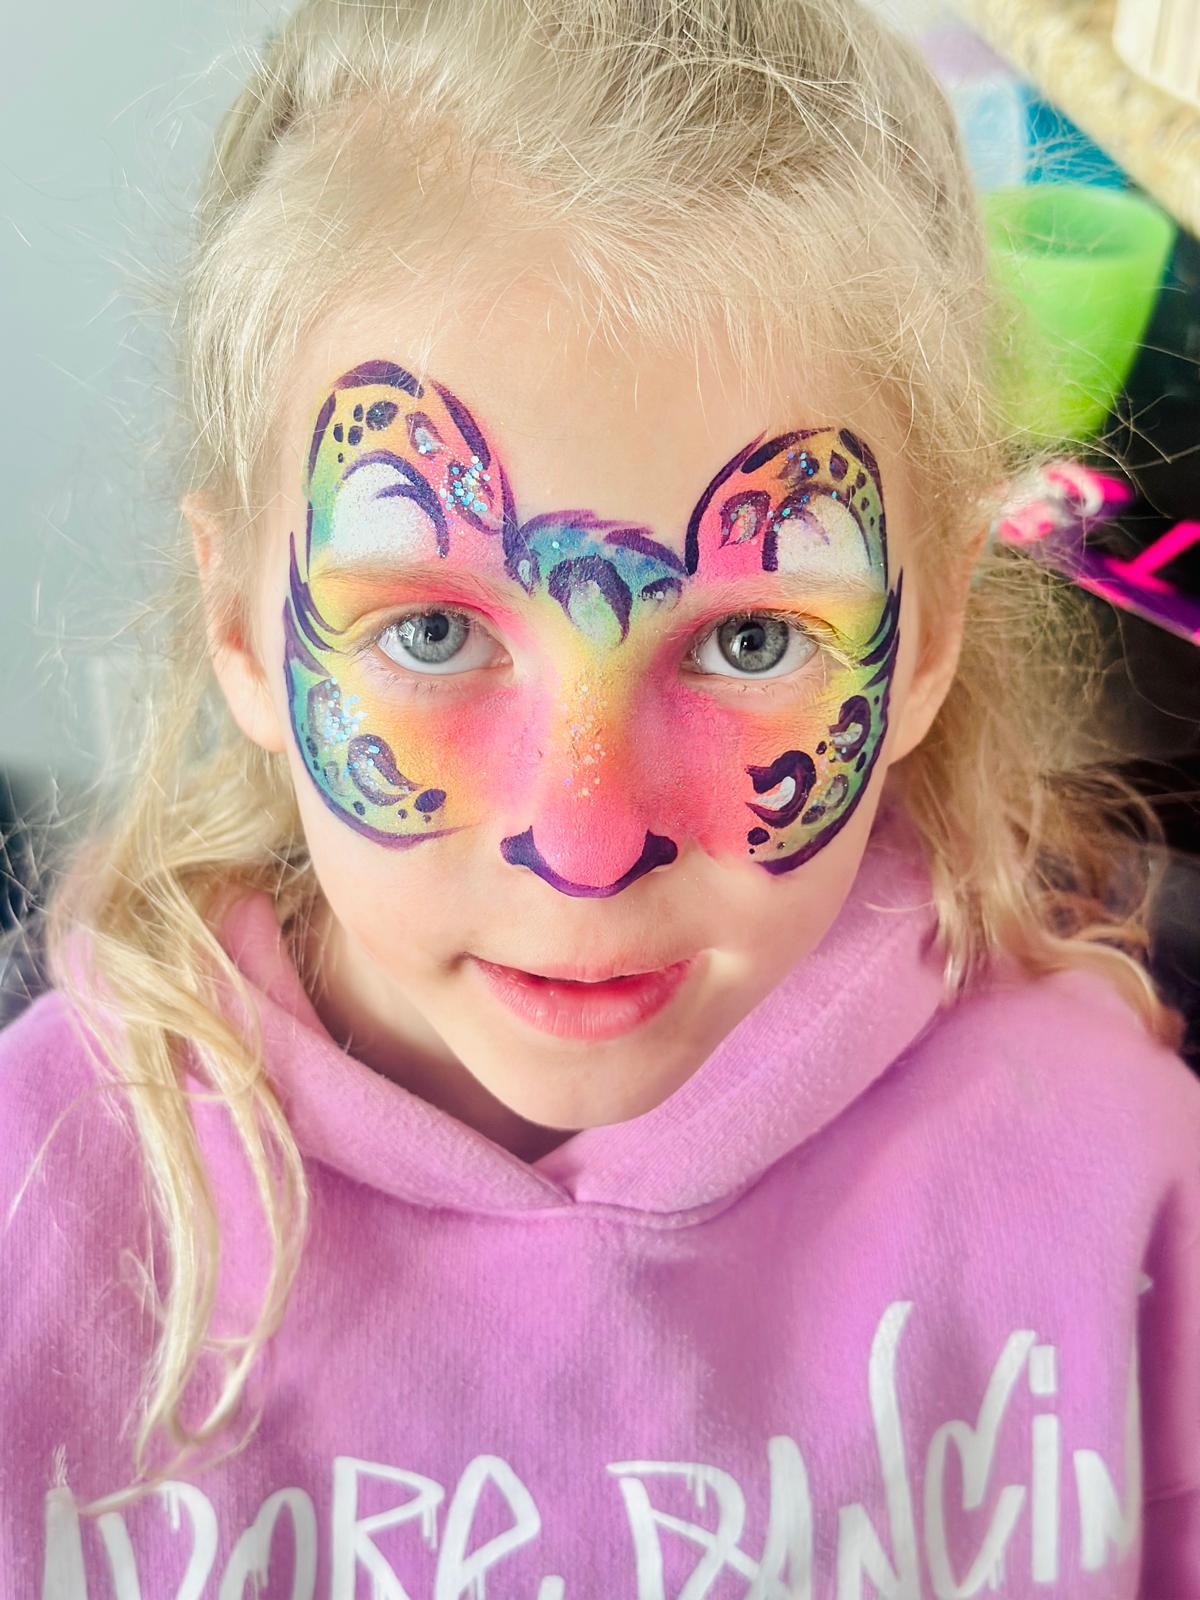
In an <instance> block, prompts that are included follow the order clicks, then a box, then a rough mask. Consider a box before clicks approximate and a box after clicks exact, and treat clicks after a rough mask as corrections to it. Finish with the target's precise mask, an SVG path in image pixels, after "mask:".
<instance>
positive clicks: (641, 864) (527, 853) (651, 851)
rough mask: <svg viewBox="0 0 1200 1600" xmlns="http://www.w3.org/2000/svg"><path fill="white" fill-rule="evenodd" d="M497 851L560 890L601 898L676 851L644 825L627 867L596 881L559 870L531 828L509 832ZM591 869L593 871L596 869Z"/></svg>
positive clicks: (669, 859) (661, 863) (667, 860)
mask: <svg viewBox="0 0 1200 1600" xmlns="http://www.w3.org/2000/svg"><path fill="white" fill-rule="evenodd" d="M500 852H501V854H502V855H503V857H504V859H505V860H506V861H507V862H509V863H510V864H511V865H512V866H514V867H528V868H529V869H530V871H531V872H533V873H535V874H536V875H537V876H538V877H539V878H541V879H542V880H543V882H545V883H548V884H549V885H550V887H551V888H552V889H557V890H558V892H559V893H560V894H573V895H583V896H585V897H587V898H589V899H601V898H603V897H604V896H605V895H610V894H619V893H620V892H621V890H622V889H628V887H629V885H630V884H631V883H636V882H637V880H638V879H639V878H644V877H645V875H646V873H648V872H653V870H654V868H655V867H665V866H668V865H669V864H670V863H671V862H672V861H674V859H675V857H676V856H677V855H678V854H679V850H678V848H677V846H676V845H675V842H674V841H673V840H672V839H668V838H666V837H665V836H664V835H663V834H661V833H651V832H650V831H649V829H647V830H646V833H645V835H644V836H643V839H642V848H641V850H640V852H639V854H638V857H637V860H636V861H634V863H633V864H632V866H629V867H627V868H626V869H625V871H624V872H622V873H620V874H618V876H617V877H615V878H610V879H608V881H607V882H603V881H600V882H597V881H593V880H590V879H586V878H584V879H580V878H572V877H567V876H566V875H565V874H564V873H562V872H559V871H558V870H557V869H556V868H555V867H553V866H552V865H551V864H550V862H549V861H547V859H546V857H545V856H544V855H543V854H542V851H541V849H540V847H539V846H538V843H537V841H536V840H535V838H534V836H533V829H532V828H526V830H525V832H524V833H515V834H510V835H509V836H508V838H507V839H501V841H500ZM584 870H585V871H586V870H588V869H587V868H585V869H584ZM591 870H592V871H593V872H595V871H596V870H597V869H595V868H592V869H591ZM601 870H605V869H601Z"/></svg>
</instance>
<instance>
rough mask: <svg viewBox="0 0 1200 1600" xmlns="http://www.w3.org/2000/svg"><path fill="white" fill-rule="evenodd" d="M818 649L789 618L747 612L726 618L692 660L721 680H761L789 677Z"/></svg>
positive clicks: (699, 645) (694, 650) (696, 649)
mask: <svg viewBox="0 0 1200 1600" xmlns="http://www.w3.org/2000/svg"><path fill="white" fill-rule="evenodd" d="M818 649H819V646H818V644H817V641H816V640H815V639H814V638H813V637H812V635H811V634H810V633H808V632H806V631H805V629H803V628H802V627H800V626H799V624H797V623H795V622H793V621H789V620H788V619H787V618H786V617H781V616H776V615H774V614H772V613H771V612H764V611H745V612H739V613H738V614H737V615H736V616H732V617H726V618H725V620H724V621H723V622H722V623H720V625H719V626H718V627H716V628H714V629H713V630H712V632H711V633H709V634H708V635H706V636H705V638H703V639H701V640H700V641H699V643H697V644H696V645H694V646H693V648H692V650H691V653H690V655H689V659H690V660H691V661H692V662H694V663H695V665H696V666H698V667H699V668H700V670H701V671H702V672H711V673H713V674H715V675H716V676H718V677H727V678H730V677H731V678H755V679H758V680H761V679H763V678H782V677H786V676H787V675H788V674H789V673H792V672H795V671H796V670H797V668H799V667H802V666H803V665H804V664H805V662H806V661H809V660H811V659H812V657H813V656H814V655H816V653H817V650H818ZM731 669H732V670H731Z"/></svg>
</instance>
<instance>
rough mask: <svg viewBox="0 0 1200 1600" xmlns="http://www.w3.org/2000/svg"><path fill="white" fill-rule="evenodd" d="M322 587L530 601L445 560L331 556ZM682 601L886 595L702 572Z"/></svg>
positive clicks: (826, 583)
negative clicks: (431, 589) (769, 594)
mask: <svg viewBox="0 0 1200 1600" xmlns="http://www.w3.org/2000/svg"><path fill="white" fill-rule="evenodd" d="M318 571H319V574H320V579H321V583H322V585H325V584H339V583H340V584H344V585H345V587H347V588H349V587H351V586H358V585H360V584H361V585H368V586H370V587H372V588H380V589H383V588H393V589H401V588H405V589H407V588H413V589H419V588H421V587H422V586H423V585H434V586H436V587H437V588H439V589H441V590H443V591H445V592H452V593H454V594H456V595H457V596H458V597H459V598H460V599H462V600H464V601H470V600H477V601H479V602H481V603H482V604H485V605H486V604H489V603H495V604H499V605H501V606H507V607H509V608H511V607H512V606H513V605H514V604H519V603H521V602H522V601H526V600H528V599H529V598H530V597H529V596H527V595H526V593H525V591H524V590H523V589H522V588H521V585H520V584H519V583H518V582H517V581H516V579H515V578H508V577H505V576H503V575H502V574H495V575H493V574H490V573H485V572H480V571H478V570H476V569H473V568H463V567H451V566H448V565H447V564H446V563H445V561H444V560H441V559H439V560H436V561H400V562H383V561H379V560H378V559H376V558H368V559H359V560H354V559H349V560H339V559H338V558H337V557H330V558H328V560H327V561H322V562H320V563H319V565H318ZM681 584H682V589H681V602H683V601H686V598H687V596H688V595H689V594H691V595H693V596H695V597H697V598H702V599H703V600H704V603H705V604H706V605H713V604H727V605H729V606H731V607H737V606H739V605H746V604H749V603H751V602H753V601H755V600H759V601H762V603H764V604H766V603H769V602H767V601H765V600H764V599H763V595H764V590H770V591H773V592H774V593H776V594H779V595H782V596H786V597H789V598H792V599H796V600H802V599H811V598H814V597H820V598H822V599H832V600H845V601H847V602H854V601H861V600H868V599H880V598H882V596H883V595H884V594H885V593H886V590H887V582H886V579H885V577H884V574H883V573H882V572H880V573H878V574H872V575H870V576H868V575H865V574H862V573H846V574H845V575H839V574H836V573H835V574H831V573H826V572H821V573H818V572H815V571H814V572H811V573H806V572H804V571H803V570H796V571H789V572H768V571H765V570H764V571H761V572H750V573H743V574H740V575H739V576H737V577H732V578H714V579H712V580H711V581H710V580H708V579H706V578H705V577H704V576H703V574H698V573H694V574H692V575H691V576H690V577H689V576H687V575H686V574H683V575H681Z"/></svg>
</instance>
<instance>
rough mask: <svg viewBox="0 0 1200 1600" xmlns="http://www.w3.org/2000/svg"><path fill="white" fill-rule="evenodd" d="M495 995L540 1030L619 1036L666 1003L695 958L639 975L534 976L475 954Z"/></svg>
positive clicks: (567, 1035)
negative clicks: (583, 978)
mask: <svg viewBox="0 0 1200 1600" xmlns="http://www.w3.org/2000/svg"><path fill="white" fill-rule="evenodd" d="M472 965H473V966H474V968H475V970H476V971H477V972H478V973H479V975H480V977H481V978H482V979H483V981H484V983H485V984H486V986H487V988H488V989H489V990H490V992H491V993H492V995H493V996H494V998H496V999H497V1000H499V1001H501V1002H502V1003H503V1004H504V1005H505V1006H506V1007H507V1008H508V1010H509V1011H510V1012H512V1014H513V1015H514V1016H515V1017H517V1018H518V1019H519V1020H520V1021H521V1022H523V1023H526V1024H528V1025H529V1026H530V1027H532V1028H535V1029H537V1030H538V1031H539V1032H541V1033H549V1034H553V1035H555V1036H556V1037H558V1038H560V1039H573V1040H576V1041H584V1040H591V1041H593V1042H598V1041H600V1040H604V1039H615V1038H618V1037H619V1036H621V1035H622V1034H625V1033H628V1032H629V1031H630V1030H631V1029H633V1028H636V1027H638V1026H640V1025H641V1024H642V1023H644V1022H647V1021H648V1020H649V1019H650V1018H651V1017H653V1016H654V1015H656V1013H658V1012H659V1011H661V1010H662V1009H663V1007H664V1006H666V1005H667V1004H668V1003H669V1001H670V1000H671V999H672V997H673V996H674V995H675V994H676V993H677V991H678V990H679V988H680V986H681V985H682V984H683V983H684V981H685V979H686V978H687V977H688V975H689V973H690V972H691V971H692V969H693V968H694V966H695V965H696V962H695V960H694V959H689V960H686V961H679V962H676V963H675V964H674V965H672V966H669V967H661V968H656V969H654V970H653V971H651V972H642V973H639V974H637V975H635V976H630V975H628V974H627V975H626V976H624V977H612V978H607V979H600V980H592V981H583V982H580V981H578V980H572V979H569V978H566V979H564V978H545V977H535V976H534V975H533V974H531V973H528V972H523V971H521V970H520V969H518V968H516V967H501V966H497V965H495V964H494V963H492V962H488V961H483V960H481V959H480V958H479V957H478V956H475V957H473V958H472Z"/></svg>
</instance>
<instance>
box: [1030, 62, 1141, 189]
mask: <svg viewBox="0 0 1200 1600" xmlns="http://www.w3.org/2000/svg"><path fill="white" fill-rule="evenodd" d="M1025 111H1026V117H1025V130H1026V137H1027V146H1026V148H1027V156H1026V167H1025V174H1024V180H1025V182H1026V183H1090V184H1097V185H1099V186H1100V187H1101V188H1105V189H1128V188H1129V187H1130V186H1131V185H1130V181H1129V176H1128V174H1127V173H1126V172H1125V170H1124V169H1123V168H1122V167H1119V166H1118V165H1117V163H1116V162H1115V161H1114V160H1113V159H1112V157H1111V156H1110V155H1108V154H1106V152H1105V151H1103V150H1101V148H1100V146H1099V145H1098V144H1096V142H1095V141H1094V140H1093V139H1091V138H1089V137H1088V135H1087V134H1086V133H1084V131H1083V129H1082V128H1081V127H1079V125H1078V124H1077V123H1074V122H1072V121H1071V119H1070V117H1067V116H1064V115H1063V113H1062V112H1061V111H1060V110H1059V109H1058V107H1057V106H1055V105H1051V104H1050V102H1049V101H1047V100H1042V99H1040V98H1039V97H1038V96H1037V95H1036V94H1034V92H1033V91H1032V89H1030V88H1029V87H1028V86H1027V85H1026V86H1025Z"/></svg>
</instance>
